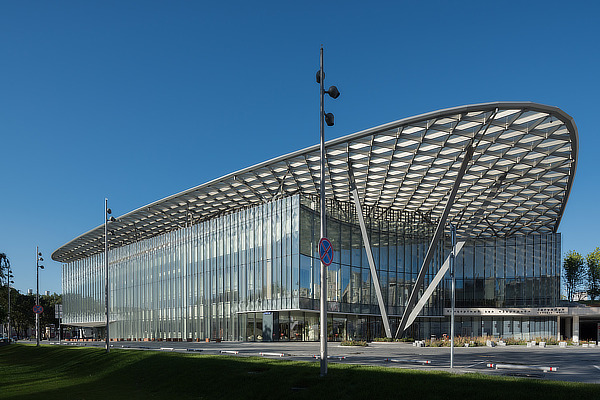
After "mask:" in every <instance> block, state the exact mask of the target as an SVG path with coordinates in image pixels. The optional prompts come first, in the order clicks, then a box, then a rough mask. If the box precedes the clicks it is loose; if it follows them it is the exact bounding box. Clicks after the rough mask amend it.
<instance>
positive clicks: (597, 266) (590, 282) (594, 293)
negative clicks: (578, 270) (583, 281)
mask: <svg viewBox="0 0 600 400" xmlns="http://www.w3.org/2000/svg"><path fill="white" fill-rule="evenodd" d="M585 261H586V264H587V270H586V278H587V292H588V294H589V295H590V298H591V299H592V300H594V299H595V298H596V297H598V296H600V247H596V250H594V251H592V252H591V253H590V254H588V255H587V256H586V257H585Z"/></svg>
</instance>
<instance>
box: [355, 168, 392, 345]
mask: <svg viewBox="0 0 600 400" xmlns="http://www.w3.org/2000/svg"><path fill="white" fill-rule="evenodd" d="M348 175H349V177H350V191H351V193H352V198H353V199H354V206H355V207H356V214H358V222H359V224H360V231H361V233H362V238H363V243H364V244H365V251H366V252H367V259H368V260H369V268H370V269H371V278H372V279H373V286H374V287H375V293H376V294H377V303H378V304H379V311H380V312H381V318H382V319H383V327H384V329H385V336H386V337H388V338H390V339H391V338H392V331H391V329H390V321H389V319H388V316H387V311H386V309H385V304H384V303H383V295H382V294H381V286H380V285H379V277H378V276H377V269H376V268H375V260H374V259H373V252H372V251H371V244H370V242H369V234H368V233H367V227H366V225H365V218H364V216H363V212H362V206H361V204H360V199H359V198H358V189H357V188H356V185H355V183H354V173H353V171H352V166H351V165H350V164H348Z"/></svg>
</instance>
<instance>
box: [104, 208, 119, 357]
mask: <svg viewBox="0 0 600 400" xmlns="http://www.w3.org/2000/svg"><path fill="white" fill-rule="evenodd" d="M111 213H112V211H111V209H110V208H108V199H107V198H105V199H104V267H105V268H104V270H105V273H106V275H105V277H104V301H105V303H106V304H105V306H106V352H107V353H108V352H110V333H109V326H108V325H109V319H108V223H109V222H113V221H116V219H115V217H109V215H110V214H111Z"/></svg>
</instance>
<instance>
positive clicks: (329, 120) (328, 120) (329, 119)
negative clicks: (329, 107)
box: [325, 113, 333, 126]
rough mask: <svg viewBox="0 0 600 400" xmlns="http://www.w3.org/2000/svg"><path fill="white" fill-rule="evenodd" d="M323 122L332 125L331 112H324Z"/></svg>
mask: <svg viewBox="0 0 600 400" xmlns="http://www.w3.org/2000/svg"><path fill="white" fill-rule="evenodd" d="M325 123H326V124H327V126H333V114H332V113H327V114H325Z"/></svg>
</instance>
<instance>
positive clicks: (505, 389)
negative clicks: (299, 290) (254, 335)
mask: <svg viewBox="0 0 600 400" xmlns="http://www.w3.org/2000/svg"><path fill="white" fill-rule="evenodd" d="M599 395H600V387H599V386H597V385H585V384H572V383H564V382H551V381H538V380H527V379H511V378H494V377H490V376H486V375H479V374H464V375H454V374H448V373H442V372H420V371H412V370H406V369H396V368H376V367H363V366H354V365H344V364H332V363H330V364H329V374H328V376H327V377H326V378H320V377H319V364H318V363H317V362H314V363H307V362H298V361H286V360H270V359H263V358H254V357H253V358H246V357H235V356H206V355H200V354H178V353H164V352H156V351H136V350H118V349H114V350H111V352H110V354H108V355H107V354H105V352H104V350H103V349H100V348H78V347H66V346H40V347H35V346H30V345H19V344H13V345H10V346H3V347H0V398H2V399H21V398H22V399H31V398H38V399H100V398H101V399H105V400H114V399H121V398H123V399H132V398H134V399H135V398H139V399H146V398H157V399H188V398H196V399H198V398H207V399H221V398H222V399H261V398H265V399H267V398H268V399H278V400H279V399H281V400H285V399H288V398H292V399H293V398H299V399H300V398H301V399H305V398H311V399H321V398H327V399H367V398H368V399H391V398H398V399H415V400H422V399H475V398H476V399H486V400H488V399H501V400H515V399H536V398H538V399H545V400H546V399H562V400H564V399H569V398H580V399H593V398H598V396H599Z"/></svg>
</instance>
